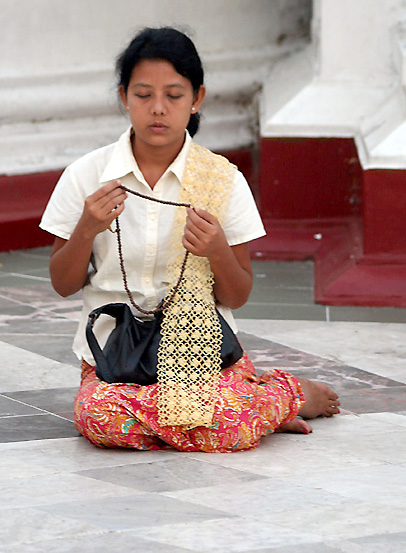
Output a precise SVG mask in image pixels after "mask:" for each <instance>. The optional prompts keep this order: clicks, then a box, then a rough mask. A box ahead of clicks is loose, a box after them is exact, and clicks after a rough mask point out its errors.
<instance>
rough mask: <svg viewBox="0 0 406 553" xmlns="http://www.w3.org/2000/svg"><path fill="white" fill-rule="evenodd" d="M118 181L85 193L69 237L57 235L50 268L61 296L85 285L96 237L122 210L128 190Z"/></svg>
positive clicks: (53, 281) (53, 280)
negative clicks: (86, 194) (79, 215)
mask: <svg viewBox="0 0 406 553" xmlns="http://www.w3.org/2000/svg"><path fill="white" fill-rule="evenodd" d="M120 184H121V183H120V181H119V180H116V181H113V182H111V183H108V184H105V185H104V186H102V187H101V188H99V189H98V190H96V192H95V193H94V194H92V195H90V196H88V197H87V198H86V200H85V203H84V208H83V213H82V216H81V217H80V219H79V221H78V223H77V225H76V227H75V229H74V231H73V233H72V235H71V237H70V238H69V240H63V239H62V238H56V240H55V243H54V248H53V250H52V253H51V260H50V263H49V270H50V273H51V281H52V286H53V287H54V289H55V291H56V292H58V294H60V295H61V296H63V297H66V296H70V295H72V294H74V293H75V292H78V291H79V290H80V289H81V288H83V286H84V285H85V283H86V280H87V273H88V269H89V262H90V257H91V255H92V248H93V241H94V239H95V237H96V236H97V235H98V234H99V233H100V232H103V231H105V230H106V229H107V228H109V226H110V225H111V223H112V222H113V221H114V219H116V218H117V217H118V216H119V215H120V214H121V213H122V212H123V210H124V200H125V199H126V198H127V194H126V192H124V190H122V189H121V188H120Z"/></svg>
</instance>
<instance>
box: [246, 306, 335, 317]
mask: <svg viewBox="0 0 406 553" xmlns="http://www.w3.org/2000/svg"><path fill="white" fill-rule="evenodd" d="M250 305H260V306H277V307H285V306H292V307H315V308H317V309H319V311H323V310H325V308H326V306H325V305H319V304H317V303H298V302H283V303H280V302H276V301H275V302H269V301H247V303H245V304H244V306H243V307H249V306H250ZM253 320H256V319H253ZM265 320H268V319H265ZM275 320H276V319H275ZM293 320H297V319H293Z"/></svg>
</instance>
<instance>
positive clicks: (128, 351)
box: [86, 186, 243, 386]
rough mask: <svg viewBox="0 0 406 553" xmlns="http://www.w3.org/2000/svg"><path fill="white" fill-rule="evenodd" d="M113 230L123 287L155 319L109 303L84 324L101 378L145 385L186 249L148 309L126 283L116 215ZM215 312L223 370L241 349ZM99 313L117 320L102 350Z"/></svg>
mask: <svg viewBox="0 0 406 553" xmlns="http://www.w3.org/2000/svg"><path fill="white" fill-rule="evenodd" d="M121 188H123V189H124V190H126V192H129V193H131V194H134V195H136V196H140V197H141V198H144V199H147V200H151V201H156V202H159V203H163V204H165V205H174V206H183V207H190V205H189V204H179V203H175V202H169V201H165V200H158V199H156V198H151V197H149V196H145V195H144V194H140V193H139V192H135V191H134V190H131V189H129V188H126V187H124V186H121ZM110 230H111V229H110ZM112 232H113V231H112ZM115 233H116V236H117V247H118V256H119V262H120V269H121V274H122V277H123V284H124V289H125V291H126V292H127V295H128V297H129V300H130V302H131V304H132V305H133V306H134V307H135V308H136V309H137V310H138V311H139V312H140V313H144V314H145V315H154V318H153V319H151V320H145V321H143V320H141V319H138V318H137V317H135V316H134V315H133V314H132V312H131V309H130V307H129V305H127V304H126V303H108V304H106V305H102V306H101V307H98V308H96V309H94V310H93V311H92V312H91V313H90V314H89V316H88V322H87V326H86V339H87V342H88V344H89V348H90V350H91V352H92V354H93V357H94V359H95V362H96V375H97V376H98V377H99V378H100V379H101V380H104V381H106V382H109V383H113V382H123V383H133V384H140V385H142V386H146V385H149V384H154V383H156V382H157V354H158V348H159V342H160V340H161V321H162V317H163V314H162V311H163V310H164V309H165V308H166V307H167V306H168V305H169V304H170V303H171V302H172V301H173V299H174V297H175V295H176V292H177V290H178V288H179V286H180V283H181V281H182V278H183V274H184V271H185V267H186V263H187V259H188V255H189V252H187V251H186V253H185V257H184V260H183V264H182V267H181V271H180V275H179V278H178V281H177V283H176V285H175V286H174V287H173V289H172V291H171V293H170V294H169V296H168V297H167V298H164V300H163V301H162V302H161V303H160V304H159V305H158V306H157V307H156V308H155V309H153V310H152V311H147V310H145V309H142V308H141V307H140V306H139V305H137V304H136V303H135V301H134V299H133V296H132V294H131V291H130V289H129V286H128V282H127V274H126V271H125V267H124V259H123V251H122V244H121V231H120V225H119V220H118V217H117V218H116V230H115ZM216 312H217V315H218V317H219V321H220V325H221V330H222V336H223V338H222V344H221V353H220V356H221V368H222V369H224V368H226V367H230V366H231V365H233V364H234V363H236V362H237V361H238V360H239V359H240V358H241V357H242V356H243V350H242V348H241V345H240V343H239V341H238V339H237V337H236V335H235V334H234V332H233V331H232V329H231V328H230V326H229V325H228V323H227V322H226V320H225V319H224V317H223V316H222V315H221V314H220V312H219V311H218V310H217V309H216ZM102 314H105V315H110V317H113V318H114V319H115V320H116V324H115V327H114V329H113V330H112V331H111V333H110V335H109V337H108V339H107V342H106V345H105V346H104V348H103V350H102V349H101V347H100V345H99V343H98V342H97V339H96V336H95V335H94V332H93V326H94V323H95V321H96V320H97V319H98V318H99V317H100V315H102Z"/></svg>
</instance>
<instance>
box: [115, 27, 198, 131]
mask: <svg viewBox="0 0 406 553" xmlns="http://www.w3.org/2000/svg"><path fill="white" fill-rule="evenodd" d="M142 60H166V61H168V62H170V63H171V64H172V65H173V66H174V68H175V70H176V71H177V72H178V73H179V74H180V75H182V77H186V78H187V79H188V80H189V81H190V82H191V84H192V88H193V91H194V92H198V91H199V89H200V86H201V85H202V84H203V79H204V74H203V67H202V62H201V60H200V57H199V54H198V53H197V50H196V48H195V45H194V44H193V42H192V41H191V40H190V38H189V37H188V36H186V35H185V34H184V33H182V32H180V31H177V30H176V29H173V28H172V27H161V28H158V29H153V28H150V27H147V28H145V29H143V30H142V31H141V32H140V33H138V34H137V35H136V37H135V38H134V39H133V40H132V41H131V42H130V44H129V45H128V46H127V48H126V49H125V50H124V51H123V52H122V53H121V54H120V55H119V56H118V57H117V60H116V74H117V78H118V86H119V87H120V86H122V87H123V88H124V91H125V92H126V93H127V90H128V86H129V84H130V80H131V75H132V72H133V69H134V67H135V66H136V65H137V64H138V63H139V62H140V61H142ZM199 122H200V114H199V113H193V114H191V116H190V120H189V123H188V126H187V130H188V131H189V133H190V135H191V136H194V135H195V134H196V132H197V131H198V129H199Z"/></svg>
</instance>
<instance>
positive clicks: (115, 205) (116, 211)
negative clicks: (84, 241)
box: [79, 180, 127, 238]
mask: <svg viewBox="0 0 406 553" xmlns="http://www.w3.org/2000/svg"><path fill="white" fill-rule="evenodd" d="M120 185H121V182H120V181H119V180H115V181H113V182H109V183H108V184H105V185H104V186H102V187H101V188H99V189H98V190H96V192H94V194H91V195H90V196H88V197H87V198H86V200H85V205H84V208H83V213H82V216H81V218H80V221H79V227H80V229H81V231H82V232H83V234H84V235H85V236H89V237H92V238H94V237H95V236H96V235H97V234H99V233H100V232H103V231H105V230H107V229H108V228H109V227H110V225H111V223H112V222H113V221H114V220H115V219H116V218H117V217H118V216H119V215H120V214H121V213H122V212H123V210H124V201H125V199H126V198H127V193H126V192H125V190H123V189H122V188H120Z"/></svg>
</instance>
